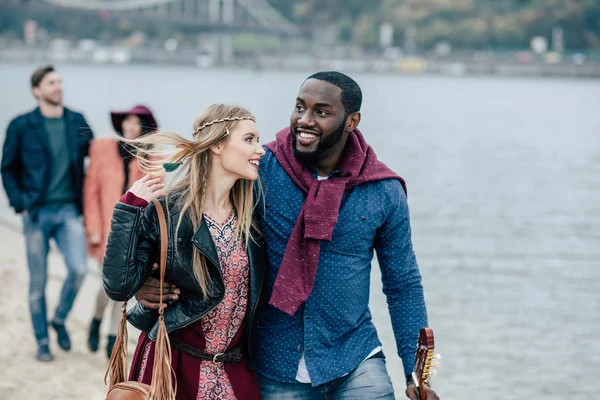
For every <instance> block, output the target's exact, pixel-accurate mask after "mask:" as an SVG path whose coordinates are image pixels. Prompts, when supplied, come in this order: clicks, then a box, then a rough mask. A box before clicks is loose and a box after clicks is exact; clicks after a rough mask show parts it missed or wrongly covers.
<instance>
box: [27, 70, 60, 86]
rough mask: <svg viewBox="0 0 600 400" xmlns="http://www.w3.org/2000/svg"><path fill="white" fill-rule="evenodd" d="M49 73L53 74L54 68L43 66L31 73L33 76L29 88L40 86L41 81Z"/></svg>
mask: <svg viewBox="0 0 600 400" xmlns="http://www.w3.org/2000/svg"><path fill="white" fill-rule="evenodd" d="M50 72H54V66H52V65H45V66H43V67H39V68H38V69H36V70H35V71H33V74H31V87H32V88H34V87H38V86H40V83H41V82H42V79H44V77H45V76H46V75H48V74H49V73H50Z"/></svg>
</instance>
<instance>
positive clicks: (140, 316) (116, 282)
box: [102, 197, 267, 356]
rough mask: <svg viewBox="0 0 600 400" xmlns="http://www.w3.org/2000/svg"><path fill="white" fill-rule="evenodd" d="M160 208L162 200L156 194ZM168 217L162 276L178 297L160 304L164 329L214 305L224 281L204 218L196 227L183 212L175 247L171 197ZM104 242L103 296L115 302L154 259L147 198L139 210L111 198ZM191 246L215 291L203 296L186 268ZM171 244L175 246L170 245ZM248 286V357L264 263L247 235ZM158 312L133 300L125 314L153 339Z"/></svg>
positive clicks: (155, 240) (154, 227) (153, 225)
mask: <svg viewBox="0 0 600 400" xmlns="http://www.w3.org/2000/svg"><path fill="white" fill-rule="evenodd" d="M160 202H161V204H162V205H163V208H164V209H165V212H166V210H167V208H166V206H165V199H164V198H162V199H160ZM169 203H170V209H169V214H170V221H169V219H167V229H168V231H169V232H168V234H169V246H168V251H167V270H166V277H165V280H166V281H167V282H170V283H173V284H174V285H175V286H177V287H178V288H179V289H180V291H181V294H180V295H179V300H178V301H176V302H174V303H172V304H170V305H169V306H168V307H167V308H166V309H165V314H164V317H165V325H166V327H167V331H168V332H172V331H174V330H177V329H181V328H184V327H186V326H188V325H190V324H192V323H193V322H195V321H198V320H199V319H201V318H202V317H203V316H204V315H206V314H207V313H208V312H210V311H211V310H212V309H213V308H215V307H216V306H217V305H218V304H219V302H220V301H222V299H223V295H224V284H223V278H222V275H221V269H220V266H219V260H218V257H217V250H216V248H215V244H214V242H213V239H212V236H211V234H210V232H209V230H208V227H207V225H206V222H205V221H204V219H203V220H202V223H201V225H200V227H199V228H198V229H197V231H196V232H194V231H193V228H192V224H191V220H190V219H189V218H187V217H184V218H183V220H182V222H181V225H180V227H179V232H178V235H177V237H178V239H177V246H175V239H174V238H175V229H176V227H177V221H178V220H179V212H178V211H177V210H174V208H175V206H174V205H172V203H173V200H172V197H171V199H170V200H169ZM111 224H112V226H111V232H110V235H109V236H108V246H107V249H106V254H105V256H104V266H103V269H102V279H103V281H104V289H105V290H106V293H107V294H108V296H109V297H110V298H111V299H113V300H116V301H125V300H129V299H130V298H132V297H133V296H134V295H135V293H136V292H137V290H138V289H139V288H140V287H141V286H142V285H143V284H144V282H145V281H146V279H148V277H149V276H150V274H151V272H152V265H153V264H154V263H157V264H158V263H159V252H160V244H159V225H158V218H157V214H156V208H155V207H154V205H153V204H152V203H150V204H149V205H148V206H147V207H146V208H145V209H142V208H140V207H135V206H130V205H127V204H123V203H117V205H116V206H115V209H114V212H113V217H112V222H111ZM193 246H195V247H196V248H197V249H198V250H199V251H200V252H201V253H202V254H203V255H204V256H205V257H206V260H207V266H208V271H209V275H210V279H212V281H213V283H214V284H215V288H216V295H215V296H214V297H211V298H209V299H207V300H203V299H202V297H201V296H200V293H201V290H200V285H199V284H198V281H197V280H196V278H195V276H194V273H193V268H192V248H193ZM176 247H177V248H176ZM247 251H248V259H249V267H250V285H249V293H248V308H247V312H246V335H245V336H246V337H245V339H246V344H247V349H248V352H249V354H250V356H252V355H253V354H254V348H255V346H254V342H255V334H256V318H255V315H256V308H257V305H258V301H259V298H260V293H261V289H262V284H263V277H264V272H265V267H266V265H267V264H266V254H265V251H264V245H263V244H262V239H260V238H258V239H256V241H253V240H250V241H249V244H248V249H247ZM157 318H158V313H157V312H156V311H153V310H148V309H146V308H145V307H143V306H142V305H141V304H139V303H137V304H136V305H135V306H134V307H133V308H132V309H131V310H130V311H129V312H128V314H127V319H128V320H129V322H130V323H131V324H132V325H133V326H135V327H136V328H138V329H139V330H141V331H144V332H146V333H148V335H149V336H150V339H152V340H156V334H157V330H158V323H157Z"/></svg>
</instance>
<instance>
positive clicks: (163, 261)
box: [152, 199, 169, 315]
mask: <svg viewBox="0 0 600 400" xmlns="http://www.w3.org/2000/svg"><path fill="white" fill-rule="evenodd" d="M152 204H154V207H156V215H157V216H158V226H159V230H160V295H159V304H163V285H164V282H165V274H166V271H167V251H168V248H169V236H168V232H167V221H166V220H165V211H164V209H163V207H162V204H160V202H159V201H158V200H156V199H154V200H152ZM164 312H165V310H164V307H162V306H161V307H160V308H159V309H158V313H159V315H163V314H164Z"/></svg>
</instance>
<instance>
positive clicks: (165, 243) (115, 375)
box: [104, 199, 170, 387]
mask: <svg viewBox="0 0 600 400" xmlns="http://www.w3.org/2000/svg"><path fill="white" fill-rule="evenodd" d="M152 204H154V207H156V215H157V216H158V226H159V234H160V271H159V272H160V295H159V304H163V295H162V292H163V285H164V280H165V274H166V270H167V251H168V247H169V239H168V231H167V222H166V219H165V212H164V209H163V207H162V205H161V204H160V202H159V201H158V200H156V199H154V200H152ZM164 312H165V310H164V307H160V308H159V310H158V314H159V321H160V324H162V325H163V326H164V318H163V314H164ZM168 342H169V339H168V337H166V338H165V339H164V340H163V341H162V343H161V345H162V346H165V345H166V346H168V353H170V344H169V343H168ZM126 371H127V301H124V302H123V303H122V305H121V321H120V322H119V327H118V330H117V339H116V341H115V345H114V347H113V352H112V354H111V357H110V361H109V362H108V367H107V369H106V374H105V375H104V384H106V383H107V382H106V381H107V378H108V377H109V376H110V386H109V387H113V386H114V385H116V384H117V383H122V382H125V381H126V380H127V376H126V375H127V374H126Z"/></svg>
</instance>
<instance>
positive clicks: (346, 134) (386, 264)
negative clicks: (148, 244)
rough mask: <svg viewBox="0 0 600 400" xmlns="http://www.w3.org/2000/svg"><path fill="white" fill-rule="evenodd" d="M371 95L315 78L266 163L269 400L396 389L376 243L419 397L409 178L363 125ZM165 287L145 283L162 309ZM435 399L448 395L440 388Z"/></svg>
mask: <svg viewBox="0 0 600 400" xmlns="http://www.w3.org/2000/svg"><path fill="white" fill-rule="evenodd" d="M361 103H362V93H361V90H360V87H359V86H358V84H357V83H356V82H355V81H354V80H352V79H351V78H350V77H348V76H346V75H344V74H342V73H339V72H319V73H317V74H314V75H312V76H310V77H309V78H308V79H307V80H306V81H305V82H304V83H303V84H302V86H301V88H300V91H299V93H298V95H297V98H296V100H295V105H294V110H293V112H292V115H291V118H290V127H289V128H286V129H284V130H282V131H280V132H279V133H278V134H277V137H276V140H275V141H274V142H272V143H269V144H267V145H266V148H267V152H266V155H265V156H263V158H262V159H261V161H260V175H261V181H262V185H263V188H264V196H262V201H263V202H264V204H262V205H259V207H257V209H258V210H260V211H259V214H260V215H258V223H259V226H260V228H261V231H262V233H263V235H264V239H265V242H266V251H267V256H268V264H269V265H268V268H267V273H266V278H265V279H266V281H265V285H264V288H265V290H264V291H263V293H262V294H261V299H262V304H261V306H260V309H259V312H258V318H257V334H256V337H257V344H256V350H255V351H253V354H252V356H253V366H254V369H255V371H256V372H257V375H258V380H259V384H260V389H261V396H262V398H263V399H266V400H275V399H284V400H285V399H307V400H308V399H376V398H377V399H394V390H393V387H392V383H391V380H390V377H389V375H388V373H387V370H386V365H385V357H384V355H383V352H382V350H381V343H380V341H379V339H378V337H377V332H376V330H375V326H374V325H373V322H372V318H371V312H370V310H369V290H370V281H371V280H370V275H371V261H372V260H373V255H374V251H375V252H376V253H377V258H378V261H379V266H380V268H381V272H382V280H383V291H384V293H385V295H386V296H387V301H388V306H389V311H390V316H391V320H392V326H393V329H394V334H395V338H396V344H397V348H398V355H399V356H400V357H401V358H402V363H403V365H404V373H405V375H406V379H407V385H408V387H407V391H406V393H407V395H408V396H409V397H410V398H413V399H416V397H415V394H414V388H413V384H412V382H411V381H410V380H411V378H410V375H411V372H412V369H413V364H414V358H415V352H416V345H417V340H418V335H419V331H420V329H421V328H423V327H425V326H427V312H426V308H425V300H424V296H423V287H422V285H421V275H420V273H419V268H418V266H417V262H416V258H415V255H414V252H413V247H412V240H411V229H410V221H409V213H408V206H407V202H406V188H405V185H404V181H403V180H402V178H400V177H399V176H398V175H396V174H395V173H394V172H393V171H391V170H390V169H389V168H388V167H386V166H385V165H384V164H383V163H382V162H380V161H378V160H377V157H376V156H375V153H374V151H373V149H372V148H371V147H370V146H369V145H368V144H367V142H366V141H365V138H364V137H363V135H362V133H361V132H360V131H359V130H358V129H357V127H358V124H359V122H360V119H361V114H360V107H361ZM155 286H157V285H156V280H153V281H152V283H149V284H147V286H146V287H145V288H144V289H143V290H140V292H138V295H137V296H136V297H137V298H138V300H140V302H141V303H142V304H146V305H148V306H151V307H153V308H156V307H157V305H156V304H151V303H150V302H152V301H156V297H155V294H154V293H155V292H156V289H154V287H155ZM153 292H154V293H153ZM169 296H171V294H170V293H169ZM176 297H177V296H174V297H170V298H172V299H175V298H176ZM427 399H428V400H434V399H438V396H437V395H436V394H435V393H434V392H433V391H431V390H429V391H428V396H427Z"/></svg>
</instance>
